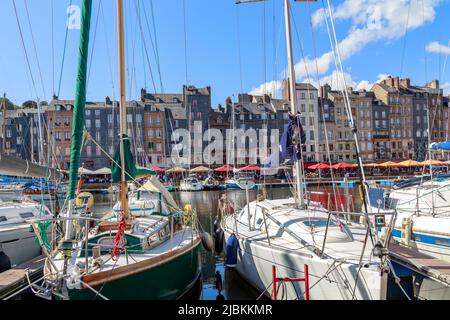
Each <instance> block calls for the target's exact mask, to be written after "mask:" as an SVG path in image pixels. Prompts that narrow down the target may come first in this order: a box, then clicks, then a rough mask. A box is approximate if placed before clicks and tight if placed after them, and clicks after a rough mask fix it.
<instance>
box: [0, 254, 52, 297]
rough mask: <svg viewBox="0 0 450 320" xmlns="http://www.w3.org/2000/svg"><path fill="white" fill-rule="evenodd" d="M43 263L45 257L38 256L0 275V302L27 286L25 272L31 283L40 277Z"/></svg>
mask: <svg viewBox="0 0 450 320" xmlns="http://www.w3.org/2000/svg"><path fill="white" fill-rule="evenodd" d="M44 262H45V257H44V256H39V257H37V258H34V259H33V260H31V261H28V262H25V263H23V264H21V265H18V266H16V267H14V268H12V269H10V270H7V271H5V272H2V273H0V300H2V299H5V298H7V297H9V296H10V295H12V294H14V293H16V292H17V291H19V290H21V289H22V288H24V287H25V286H27V285H28V280H27V277H26V272H27V270H28V275H29V278H30V281H31V282H33V281H35V280H38V279H39V278H40V277H42V275H43V269H44Z"/></svg>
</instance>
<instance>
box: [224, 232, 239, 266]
mask: <svg viewBox="0 0 450 320" xmlns="http://www.w3.org/2000/svg"><path fill="white" fill-rule="evenodd" d="M238 249H239V243H238V240H237V238H236V236H235V235H234V234H232V235H231V236H230V237H229V238H228V240H227V248H226V258H225V266H227V267H229V268H235V267H236V265H237V255H238Z"/></svg>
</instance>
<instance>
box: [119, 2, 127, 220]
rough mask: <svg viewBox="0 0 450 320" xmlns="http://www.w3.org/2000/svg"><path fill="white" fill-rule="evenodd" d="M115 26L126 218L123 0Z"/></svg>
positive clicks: (122, 182)
mask: <svg viewBox="0 0 450 320" xmlns="http://www.w3.org/2000/svg"><path fill="white" fill-rule="evenodd" d="M117 28H118V50H119V52H118V53H119V95H120V98H119V99H120V100H119V101H120V110H119V111H120V115H119V118H120V162H121V163H120V166H121V179H120V180H121V181H120V204H121V208H122V214H123V218H125V219H126V218H128V199H127V196H128V185H127V183H126V181H125V168H126V166H125V150H124V143H123V139H124V135H126V133H127V112H126V108H127V105H126V103H127V102H126V81H125V46H124V40H125V35H124V17H123V0H117Z"/></svg>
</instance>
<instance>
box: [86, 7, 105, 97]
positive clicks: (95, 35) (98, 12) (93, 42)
mask: <svg viewBox="0 0 450 320" xmlns="http://www.w3.org/2000/svg"><path fill="white" fill-rule="evenodd" d="M101 5H102V0H100V1H99V4H98V10H97V17H96V21H95V29H94V39H93V40H92V49H91V56H90V61H89V70H88V76H87V84H86V89H88V88H89V80H90V78H91V71H92V61H93V60H94V49H95V43H96V40H97V29H98V21H99V16H100V6H101Z"/></svg>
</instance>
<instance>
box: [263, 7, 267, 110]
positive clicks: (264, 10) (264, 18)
mask: <svg viewBox="0 0 450 320" xmlns="http://www.w3.org/2000/svg"><path fill="white" fill-rule="evenodd" d="M262 36H263V76H264V82H263V83H264V93H263V100H264V103H265V102H266V94H267V54H266V47H267V45H266V2H265V1H264V2H263V32H262Z"/></svg>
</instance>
